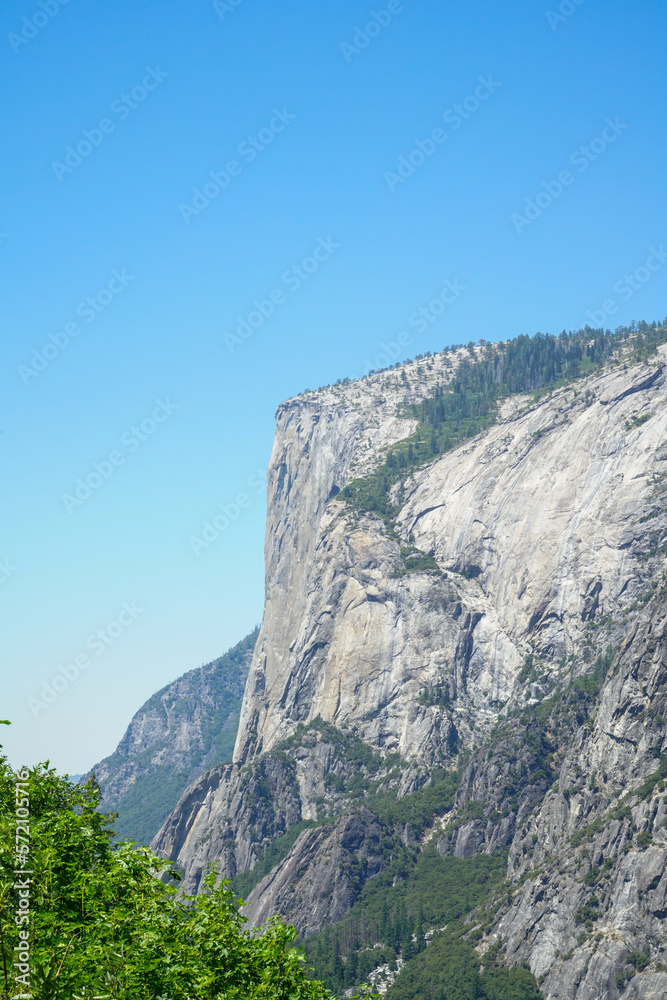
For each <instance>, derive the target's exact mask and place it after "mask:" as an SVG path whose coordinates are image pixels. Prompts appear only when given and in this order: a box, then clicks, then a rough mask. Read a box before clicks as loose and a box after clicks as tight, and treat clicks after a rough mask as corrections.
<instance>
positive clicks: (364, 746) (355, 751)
mask: <svg viewBox="0 0 667 1000" xmlns="http://www.w3.org/2000/svg"><path fill="white" fill-rule="evenodd" d="M316 734H319V736H320V739H321V741H322V743H328V744H329V745H330V746H332V747H333V748H334V751H335V756H336V758H337V759H338V760H340V761H342V762H344V763H346V764H352V765H353V766H354V768H356V769H359V768H363V769H364V770H365V771H366V772H367V773H368V774H371V775H372V774H376V773H377V772H378V771H379V770H380V768H381V767H382V766H383V763H385V761H383V758H382V756H381V755H380V754H379V753H376V752H375V751H374V750H373V749H372V748H371V747H370V746H369V745H368V743H364V741H363V740H361V739H359V737H358V736H356V735H355V734H354V733H351V732H345V731H344V730H342V729H338V728H337V727H336V726H334V725H332V724H331V723H330V722H325V721H324V719H322V718H321V717H320V716H319V715H318V716H317V718H315V719H313V720H312V722H309V723H308V724H307V725H304V724H303V723H302V722H300V723H299V725H298V726H297V727H296V729H295V730H294V732H293V734H292V735H291V736H289V737H288V738H287V739H286V740H283V741H282V743H279V744H278V746H277V748H276V750H277V751H278V752H279V753H280V752H282V753H284V752H285V751H286V750H292V749H294V748H295V747H299V746H304V747H309V746H310V747H312V746H314V745H315V742H316V740H317V735H316ZM272 752H273V753H275V752H276V751H272Z"/></svg>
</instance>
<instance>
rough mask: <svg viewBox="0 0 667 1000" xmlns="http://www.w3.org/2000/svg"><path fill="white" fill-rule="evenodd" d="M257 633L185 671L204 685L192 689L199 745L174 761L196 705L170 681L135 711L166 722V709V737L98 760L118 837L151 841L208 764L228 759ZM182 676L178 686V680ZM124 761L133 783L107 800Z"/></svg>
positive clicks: (183, 752) (212, 765) (210, 765)
mask: <svg viewBox="0 0 667 1000" xmlns="http://www.w3.org/2000/svg"><path fill="white" fill-rule="evenodd" d="M257 635H258V630H257V629H255V630H254V631H253V632H251V633H250V635H248V636H246V637H245V639H242V640H241V642H239V643H237V645H236V646H234V647H233V648H232V649H230V650H229V651H228V652H227V653H225V654H224V656H221V657H220V658H219V659H217V660H214V661H213V662H212V663H210V664H208V665H207V666H205V667H200V668H198V669H197V670H194V671H191V672H190V675H186V678H187V677H188V676H190V677H192V678H193V684H195V683H196V684H197V685H198V686H199V687H202V686H203V687H205V694H206V696H205V697H201V693H200V692H198V691H197V690H195V691H194V695H195V696H196V697H197V696H198V700H197V705H198V717H199V723H200V725H201V743H199V742H197V743H196V744H194V745H193V746H191V747H188V748H187V749H185V750H182V751H179V752H178V754H177V757H176V759H175V760H174V759H173V754H172V752H171V742H172V741H173V733H174V732H175V731H178V729H179V728H180V726H181V724H182V723H183V722H186V721H188V720H189V718H190V717H191V715H192V713H193V710H194V709H193V704H190V703H189V700H188V699H187V698H183V697H180V698H178V699H177V700H174V693H173V692H172V689H173V687H174V685H167V687H165V688H163V689H162V690H161V691H158V692H157V693H156V694H154V695H153V696H152V697H151V698H149V700H148V701H147V702H146V704H145V705H143V706H142V708H141V709H140V710H139V713H138V714H140V715H141V714H144V713H148V712H151V713H154V712H157V713H159V714H160V715H161V716H162V717H163V719H164V721H165V722H166V721H167V710H168V713H169V733H168V734H167V736H166V737H165V738H163V739H161V740H159V741H158V742H157V743H155V744H152V745H151V746H149V747H146V748H145V749H144V750H141V751H139V752H138V753H134V752H132V753H131V755H128V754H127V752H124V751H123V750H122V749H121V750H120V751H119V750H116V751H115V753H113V754H112V755H111V756H110V757H107V758H106V759H105V760H104V761H102V764H103V765H104V769H105V773H108V774H109V778H107V779H106V780H105V781H102V782H100V784H101V788H102V796H103V804H104V806H105V807H107V808H108V807H112V808H113V809H114V810H115V811H116V812H117V813H118V817H117V820H116V823H115V828H116V832H117V834H118V837H119V839H120V838H127V839H131V840H135V841H137V843H139V844H146V845H147V844H150V842H151V840H152V839H153V837H154V836H155V834H156V833H157V832H158V830H159V829H160V827H161V826H162V824H163V822H164V821H165V819H166V818H167V816H168V815H169V813H170V812H171V811H172V810H173V809H174V807H175V806H176V803H177V802H178V800H179V798H180V797H181V795H182V793H183V792H184V791H185V789H186V788H187V786H188V785H189V784H190V783H191V782H192V781H194V780H195V779H196V778H197V777H199V775H200V774H201V773H202V772H203V771H204V770H205V769H206V768H210V767H216V766H217V765H218V764H222V763H225V762H226V761H228V760H231V758H232V753H233V750H234V743H235V741H236V732H237V729H238V721H239V713H240V710H241V701H242V699H243V688H244V685H245V677H246V673H247V669H246V664H247V660H248V657H249V655H250V654H251V653H252V650H253V649H254V646H255V643H256V641H257ZM195 675H197V679H196V682H195V680H194V678H195ZM186 678H183V679H182V680H181V681H180V682H177V684H179V685H180V684H182V683H183V681H185V680H186ZM165 748H170V760H169V762H168V763H165V764H162V765H159V764H158V765H156V764H154V763H153V761H154V759H155V758H156V757H158V756H159V754H160V751H162V750H164V749H165ZM128 764H130V765H131V766H132V767H133V768H134V769H136V770H137V771H138V777H137V780H136V782H135V783H134V784H133V785H131V786H130V788H129V789H128V790H127V791H126V792H124V793H123V794H122V795H120V796H117V797H116V796H114V797H113V798H112V799H111V800H110V801H105V799H104V795H105V792H106V791H107V789H109V790H111V789H112V787H113V786H112V783H113V780H114V779H115V777H116V776H117V774H118V772H119V771H122V770H123V769H124V768H126V767H127V766H128ZM98 766H99V765H98Z"/></svg>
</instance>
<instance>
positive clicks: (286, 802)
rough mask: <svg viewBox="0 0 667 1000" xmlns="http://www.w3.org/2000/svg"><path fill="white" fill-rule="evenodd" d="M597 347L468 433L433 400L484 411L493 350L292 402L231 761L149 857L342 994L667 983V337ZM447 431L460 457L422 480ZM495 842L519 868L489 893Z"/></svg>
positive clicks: (605, 988) (633, 337)
mask: <svg viewBox="0 0 667 1000" xmlns="http://www.w3.org/2000/svg"><path fill="white" fill-rule="evenodd" d="M601 337H602V338H604V335H603V334H602V332H601V331H588V332H587V331H583V335H582V337H581V338H580V342H579V343H576V342H575V347H576V348H577V350H581V355H582V356H583V358H584V361H583V362H580V364H579V371H578V374H575V375H574V377H572V378H562V379H560V381H559V380H552V381H551V383H550V384H548V385H547V384H539V383H540V379H541V378H542V381H543V382H544V379H543V376H542V375H541V372H540V370H539V366H538V368H536V369H535V370H536V381H537V385H536V386H535V387H534V389H533V391H531V392H528V393H527V392H526V385H525V382H522V383H521V384H520V386H519V391H518V392H515V393H510V394H503V393H500V394H496V396H495V398H494V408H493V414H492V420H491V421H490V422H489V423H488V424H486V425H485V426H484V427H482V428H479V427H477V426H476V424H475V422H474V420H473V421H472V422H471V423H470V424H469V426H468V430H469V431H470V433H469V434H468V433H467V432H466V431H465V427H464V433H463V435H462V437H461V438H459V439H456V436H455V434H450V431H449V430H448V427H447V426H445V425H443V424H442V423H441V424H439V425H438V424H437V423H431V424H429V423H428V420H429V419H431V418H430V417H429V413H431V412H433V413H435V410H434V408H433V407H432V406H431V403H430V402H429V400H433V399H437V398H438V397H437V390H439V391H441V392H444V393H445V394H447V393H454V392H456V391H457V388H456V387H457V385H458V386H459V389H458V391H459V392H466V393H468V394H469V397H470V398H468V403H469V404H470V407H472V410H471V414H472V417H475V416H476V415H482V416H484V412H483V409H482V407H481V406H480V407H478V409H477V410H475V409H474V406H473V404H474V402H475V400H474V399H473V398H472V397H473V395H474V393H473V391H472V389H471V388H470V386H471V385H472V384H473V382H472V381H471V379H472V380H474V379H475V378H477V376H478V375H480V373H481V369H477V370H475V365H476V364H477V363H478V361H479V359H480V358H481V359H482V360H484V359H487V360H488V359H491V360H493V352H494V351H501V350H502V348H501V347H498V345H478V346H475V345H470V346H469V347H468V348H459V349H457V351H455V352H450V353H449V354H447V353H446V354H444V355H439V356H435V357H427V358H424V359H421V360H418V361H416V362H413V363H412V364H411V365H408V366H406V367H403V368H402V369H400V370H396V369H391V370H389V371H387V372H384V373H380V374H376V375H374V376H371V377H369V378H368V379H366V380H362V381H360V382H357V383H349V384H346V385H342V386H339V387H330V388H327V389H325V390H322V391H320V392H319V393H316V394H309V395H306V396H302V397H298V398H296V399H295V400H290V401H287V402H286V403H285V404H283V405H282V407H280V408H279V410H278V413H277V422H276V439H275V443H274V448H273V452H272V456H271V462H270V466H269V476H268V498H269V503H268V514H267V533H266V595H267V599H266V606H265V611H264V617H263V622H262V627H261V630H260V635H259V638H258V641H257V646H256V649H255V653H254V656H253V661H252V665H251V668H250V673H249V677H248V682H247V686H246V694H245V698H244V703H243V708H242V712H241V723H240V726H239V733H238V737H237V742H236V747H235V751H234V759H233V761H232V763H230V764H226V765H223V766H220V767H218V768H217V769H215V770H213V771H209V772H207V773H206V774H205V775H202V777H201V778H200V779H198V781H196V782H195V783H194V784H193V785H191V786H190V787H189V788H188V789H187V791H186V792H185V793H184V795H183V797H182V799H181V801H180V803H179V805H178V806H177V808H176V809H175V811H174V812H173V813H172V814H171V816H170V817H169V818H168V819H167V820H166V822H165V824H164V825H163V827H162V829H161V831H160V832H159V834H158V835H157V837H156V839H155V841H154V845H155V846H156V848H157V849H158V850H159V851H160V853H162V854H164V855H165V856H167V857H169V858H170V859H171V860H173V861H174V862H175V863H177V864H179V865H180V866H181V868H182V870H183V874H184V885H185V886H186V888H188V889H190V890H192V889H196V888H197V887H198V885H199V883H200V879H201V873H202V871H203V870H204V869H205V867H206V865H207V864H209V863H211V862H216V863H219V864H220V872H221V875H223V876H225V877H231V878H232V880H233V883H234V884H235V885H236V886H237V891H241V890H242V891H243V893H244V894H246V895H247V899H248V905H247V908H246V914H247V916H248V917H249V918H250V921H251V924H253V925H255V924H258V923H260V922H261V921H263V920H265V919H266V918H267V917H268V916H270V915H271V914H272V913H274V912H280V913H281V914H282V915H283V916H285V917H286V918H287V919H288V920H290V921H291V922H294V923H295V924H296V926H297V928H298V929H299V932H300V933H301V935H302V936H303V938H304V940H305V943H306V946H307V950H308V955H309V959H310V960H311V961H312V962H313V964H314V967H315V969H316V972H317V974H318V975H319V974H324V975H325V976H326V977H327V981H328V982H329V983H330V985H331V986H332V987H333V988H335V989H336V990H342V989H343V988H348V987H352V986H354V985H357V983H358V982H359V981H360V978H359V977H360V976H362V974H363V975H366V974H369V975H370V973H371V972H372V973H373V975H375V973H376V972H378V970H379V969H381V968H385V966H386V967H387V969H388V970H389V973H391V975H390V976H389V978H391V979H392V984H391V985H389V992H388V994H387V995H388V997H390V998H395V1000H399V998H400V1000H403V998H405V1000H409V998H412V997H414V998H416V997H420V996H421V993H420V989H421V986H420V985H419V984H420V982H421V983H422V985H423V983H424V982H429V984H431V983H433V984H436V983H439V984H440V985H439V986H437V989H439V990H441V992H442V995H443V996H446V995H448V994H447V992H446V983H447V980H448V977H451V975H453V971H452V970H454V969H455V968H459V967H461V968H464V967H465V968H466V969H468V970H469V969H471V968H473V967H474V965H475V958H474V956H475V955H478V956H479V959H480V961H481V963H482V965H481V967H482V968H483V969H487V972H484V974H483V977H482V978H484V976H487V973H488V976H490V977H491V979H490V980H488V981H487V979H484V982H482V980H479V981H477V980H475V981H474V982H473V981H472V980H470V981H469V982H468V980H466V982H467V983H468V985H467V986H466V989H467V988H468V987H470V989H471V990H477V991H478V993H477V994H474V993H471V995H479V996H483V995H484V996H485V995H487V993H488V991H489V990H490V989H491V988H492V987H491V985H490V983H491V980H493V981H494V982H495V979H494V977H501V978H502V977H503V976H510V975H511V976H513V977H514V978H513V979H512V980H511V982H512V983H513V984H514V985H512V987H511V989H512V990H514V988H515V987H516V989H517V990H518V991H519V992H518V993H514V994H511V995H516V996H522V997H523V996H525V997H527V996H533V995H535V994H534V992H531V991H534V990H536V986H535V984H534V980H533V979H530V978H529V979H528V980H525V981H524V980H523V979H522V978H521V975H522V974H521V973H520V970H521V967H522V963H528V965H529V968H530V970H531V972H532V973H534V974H535V976H537V977H539V979H540V981H541V986H542V991H543V993H544V995H545V997H548V998H552V997H553V998H554V1000H555V998H556V997H561V998H562V997H568V998H570V997H572V998H575V997H576V998H577V1000H585V998H586V1000H587V998H589V997H591V996H595V995H605V996H610V997H612V998H613V997H616V996H621V995H624V991H629V992H627V996H628V997H629V996H633V997H634V996H637V997H644V996H645V997H647V998H648V997H649V996H653V995H656V994H655V993H654V990H655V989H662V988H663V985H664V983H663V978H662V977H663V976H664V973H663V971H662V968H661V965H662V964H665V965H667V952H666V951H665V949H664V940H663V937H662V929H661V928H662V925H661V924H660V923H659V921H660V920H661V919H662V918H661V917H660V916H659V914H660V913H662V910H661V908H660V907H661V903H660V900H659V899H658V896H660V894H661V893H662V889H661V888H660V885H661V883H660V880H659V879H658V881H657V882H656V883H655V885H654V884H653V882H654V875H652V874H651V872H653V871H654V869H656V866H657V868H659V867H660V865H661V864H662V865H663V866H664V863H665V861H666V860H667V834H665V833H664V830H663V826H662V822H663V813H662V811H661V810H662V805H661V792H662V790H663V788H664V787H665V784H664V777H663V776H661V772H660V768H661V767H662V766H663V765H662V763H661V761H662V757H663V756H664V755H665V753H666V751H667V742H666V739H665V718H666V717H667V708H665V710H664V711H663V707H662V698H663V680H664V678H665V677H667V643H666V642H665V638H666V636H665V633H664V629H663V628H662V626H660V627H659V628H658V627H657V623H658V622H662V620H663V617H664V615H663V612H664V607H665V603H666V600H665V599H666V597H667V594H666V593H665V588H664V576H663V574H664V537H667V536H665V532H667V509H666V508H665V503H664V496H665V493H666V492H667V469H665V471H663V463H664V462H665V461H667V448H666V447H665V440H666V436H667V391H666V384H665V383H666V380H665V372H664V368H665V359H666V356H667V348H666V347H665V340H666V339H667V330H665V328H664V327H659V326H658V325H655V324H654V325H652V326H649V325H647V324H643V325H640V328H639V329H635V330H630V331H625V333H621V334H619V335H618V337H617V340H616V341H615V342H614V343H613V344H612V347H613V350H612V351H611V352H606V348H605V351H604V352H602V354H600V356H599V358H598V359H597V360H595V361H592V360H591V357H590V355H586V350H587V349H588V347H587V345H589V344H594V343H595V342H596V340H599V339H600V338H601ZM606 343H610V341H606ZM543 347H544V344H541V343H539V342H538V344H537V346H536V350H538V351H542V350H543ZM549 349H550V348H549ZM586 358H588V360H586ZM574 360H577V359H576V358H574ZM540 364H541V362H540ZM466 366H467V367H466ZM492 370H493V369H492V368H489V366H488V365H487V371H489V372H492ZM480 377H481V375H480ZM466 379H468V381H467V382H466ZM491 389H493V386H492V385H491ZM493 391H494V392H495V390H493ZM480 392H481V391H480ZM476 398H477V401H478V402H480V400H481V403H484V398H482V397H481V396H480V393H478V394H477V397H476ZM427 404H428V405H427ZM457 405H458V404H457ZM485 405H486V404H485ZM415 406H416V407H417V412H415V410H414V409H413V407H415ZM471 414H470V413H466V412H462V413H461V414H460V416H461V420H468V419H469V418H470V415H471ZM445 416H446V414H445ZM435 418H437V419H440V418H439V417H438V415H437V413H435ZM435 418H434V419H435ZM447 419H449V418H447ZM456 419H457V420H458V417H457V418H456ZM425 421H426V422H425ZM443 426H444V427H445V431H446V432H447V434H448V435H449V436H450V444H451V447H450V446H449V445H448V446H447V447H446V448H443V450H441V452H440V453H439V454H435V455H432V457H431V460H430V461H425V462H423V463H422V464H421V465H418V464H413V460H414V462H416V461H417V460H418V459H419V455H420V450H421V449H422V448H424V447H427V446H428V442H429V437H428V435H427V433H426V430H428V429H429V427H431V428H435V430H436V442H435V444H436V446H437V447H439V445H438V438H437V433H440V431H439V430H438V427H440V428H442V427H443ZM448 426H449V427H453V429H454V431H457V427H458V428H459V429H460V427H461V426H463V425H462V424H456V422H454V423H453V424H450V425H448ZM410 442H412V448H413V452H412V457H411V456H410V453H409V443H410ZM402 453H404V457H405V465H404V467H403V472H402V473H401V475H400V476H397V477H396V478H395V479H393V478H392V477H393V473H389V472H387V473H385V472H384V471H383V470H384V469H390V468H391V466H390V465H389V463H388V457H389V456H390V455H392V454H393V455H394V456H395V458H396V461H397V463H398V464H400V456H401V454H402ZM415 456H416V458H415ZM383 477H384V479H383ZM385 480H386V483H385ZM360 481H362V483H363V486H364V491H365V492H361V493H360V492H359V490H358V489H357V488H355V490H356V492H355V491H350V490H348V491H347V493H346V490H347V487H348V486H349V485H350V484H351V483H353V482H357V483H358V482H360ZM378 483H380V488H378ZM367 487H368V488H367ZM379 504H384V505H385V506H384V508H379V506H378V505H379ZM654 621H655V622H656V626H655V627H654V625H653V622H654ZM642 664H645V666H642ZM644 674H645V675H646V677H645V678H644ZM638 678H639V683H638ZM648 679H650V684H648ZM637 717H638V718H637ZM637 727H639V728H637ZM603 760H604V761H607V762H608V767H607V769H606V770H605V769H604V767H602V766H601V764H600V762H601V761H603ZM584 761H585V762H586V769H585V770H584V769H583V768H582V766H581V762H584ZM655 772H657V773H658V777H657V778H656V777H655ZM582 775H583V777H582ZM604 775H606V778H605V777H604ZM591 782H593V784H592V785H591V787H590V788H589V787H588V785H589V784H590V783H591ZM647 782H648V785H647V784H646V783H647ZM646 788H648V791H646ZM596 789H597V790H596ZM642 789H644V791H642ZM646 803H648V806H647V805H646ZM573 838H574V842H573ZM543 845H549V851H546V848H545V849H544V850H543ZM610 845H612V846H610ZM425 852H426V853H425ZM429 852H430V853H429ZM500 852H506V855H505V854H503V857H505V856H506V859H507V860H506V862H505V863H504V864H505V869H504V877H502V878H500V876H498V875H497V872H496V874H494V875H493V878H490V876H484V864H485V863H486V862H484V858H485V857H487V858H488V857H494V858H495V857H500ZM628 859H629V860H628ZM647 859H653V860H650V863H649V861H648V860H647ZM656 859H657V860H656ZM647 864H648V868H646V865H647ZM424 865H426V867H427V870H428V872H429V878H426V879H423V878H422V875H420V872H421V871H422V867H423V866H424ZM466 865H468V867H466ZM629 865H630V866H631V867H630V868H628V866H629ZM420 866H422V867H420ZM470 866H472V867H470ZM561 869H562V871H561ZM645 869H646V873H647V874H644V872H645ZM649 869H650V871H649ZM656 870H657V869H656ZM494 871H495V869H494ZM545 872H547V873H548V877H547V882H546V883H544V882H543V875H544V873H545ZM591 872H592V874H591ZM254 873H256V874H254ZM475 873H477V874H475ZM649 875H650V878H649ZM626 876H627V877H626ZM485 878H486V881H485ZM647 879H648V881H647ZM466 880H467V881H466ZM494 880H495V881H494ZM440 882H442V884H443V885H445V884H447V885H449V886H450V889H448V890H447V891H448V892H450V891H451V892H453V894H454V895H453V896H452V897H451V898H452V899H455V900H459V901H460V906H459V905H458V904H457V906H458V909H457V908H456V907H455V908H454V910H451V908H450V910H447V909H446V907H445V909H443V905H444V904H443V900H442V899H438V898H435V897H433V895H432V893H431V891H430V889H429V884H430V883H432V884H439V883H440ZM644 884H646V888H643V886H644ZM466 885H467V886H468V889H466ZM474 886H477V887H478V888H477V889H474V891H473V887H474ZM593 886H598V888H597V889H595V890H594V889H593ZM623 886H625V888H622V887H623ZM377 887H381V889H382V895H381V900H382V903H381V905H379V904H378V902H377V900H378V899H379V898H380V897H379V896H378V895H377V893H378V892H379V889H378V888H377ZM452 887H454V888H452ZM456 887H458V888H456ZM647 893H649V894H653V895H650V896H647V895H646V894H647ZM628 894H629V895H628ZM466 900H467V902H466ZM654 901H655V909H654V910H650V907H651V906H653V905H654ZM649 910H650V912H649ZM382 912H386V920H384V923H383V919H384V918H383V917H382ZM650 913H657V914H658V916H657V917H656V916H651V915H650ZM603 914H606V916H604V920H603V919H602V917H603ZM656 921H657V923H656ZM445 924H446V925H447V927H448V928H449V930H447V931H445V930H443V929H442V928H443V926H444V925H445ZM429 942H430V943H429ZM646 948H648V952H646ZM471 949H472V951H471ZM640 954H641V955H643V956H648V957H645V958H637V955H640ZM663 958H664V960H665V961H664V962H663ZM369 962H374V963H375V964H374V965H373V967H372V968H369V967H368V963H369ZM401 963H403V965H402V966H401V968H400V971H399V969H398V966H399V965H400V964H401ZM438 963H439V964H438ZM457 963H458V964H457ZM633 963H634V964H633ZM512 970H514V971H512ZM378 974H379V973H378ZM471 974H472V973H471ZM475 974H476V975H477V973H475ZM466 975H467V973H466ZM480 975H481V974H480ZM528 975H529V976H530V974H528ZM420 977H421V980H420ZM424 977H427V978H426V979H424ZM621 980H622V982H621ZM498 981H500V980H498ZM504 981H505V980H504ZM507 982H509V980H508V981H507ZM485 983H486V985H485ZM508 988H509V987H508ZM433 989H436V986H435V985H434V986H433ZM462 989H463V987H462ZM479 991H481V992H479ZM484 991H486V992H484ZM462 995H464V994H463V993H462ZM489 995H491V994H489ZM433 996H434V997H438V996H439V994H438V992H434V993H433Z"/></svg>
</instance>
